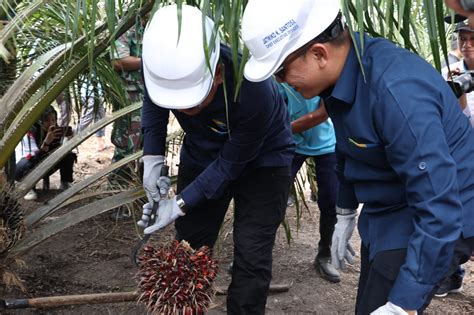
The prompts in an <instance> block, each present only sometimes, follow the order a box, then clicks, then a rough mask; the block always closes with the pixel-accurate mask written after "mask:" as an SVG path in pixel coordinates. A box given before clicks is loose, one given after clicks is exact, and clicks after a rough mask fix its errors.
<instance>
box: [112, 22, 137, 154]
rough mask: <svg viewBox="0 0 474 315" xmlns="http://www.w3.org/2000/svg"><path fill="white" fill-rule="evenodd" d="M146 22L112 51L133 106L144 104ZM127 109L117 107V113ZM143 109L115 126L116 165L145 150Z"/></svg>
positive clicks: (115, 107)
mask: <svg viewBox="0 0 474 315" xmlns="http://www.w3.org/2000/svg"><path fill="white" fill-rule="evenodd" d="M142 37H143V27H142V23H138V24H137V26H135V27H132V28H131V29H130V30H128V31H127V32H126V33H124V34H123V35H122V36H120V37H119V39H117V40H116V41H115V46H116V49H115V50H114V51H113V52H112V57H111V59H112V65H113V67H114V69H115V70H116V71H118V72H119V73H120V74H121V76H122V78H123V80H124V82H125V84H126V89H127V93H128V97H129V100H130V103H135V102H141V101H142V97H143V79H142V74H141V54H142ZM122 107H124V106H123V105H122V106H120V104H114V110H118V109H120V108H122ZM140 121H141V117H140V110H136V111H134V112H132V113H130V114H128V115H127V116H125V117H123V118H122V119H119V120H117V121H116V122H115V123H114V127H113V130H112V137H111V141H112V143H113V144H114V145H115V152H114V156H113V158H112V162H116V161H118V160H120V159H122V158H124V157H125V156H127V155H129V154H131V153H133V152H136V151H137V150H139V149H140V148H141V147H142V136H141V123H140Z"/></svg>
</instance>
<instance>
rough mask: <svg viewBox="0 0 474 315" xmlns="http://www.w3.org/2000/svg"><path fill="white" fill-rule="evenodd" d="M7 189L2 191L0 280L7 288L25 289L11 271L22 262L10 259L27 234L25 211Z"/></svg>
mask: <svg viewBox="0 0 474 315" xmlns="http://www.w3.org/2000/svg"><path fill="white" fill-rule="evenodd" d="M5 188H6V187H3V188H2V189H0V279H2V283H3V284H4V285H5V286H7V287H8V286H12V285H15V286H17V287H20V288H22V289H23V285H22V283H21V281H20V279H19V278H18V277H17V276H16V275H15V274H14V273H13V272H11V271H10V270H9V269H10V267H11V266H12V265H13V264H19V263H21V261H19V260H17V259H11V258H9V257H8V252H9V251H10V249H11V248H13V247H14V246H15V245H16V243H17V242H18V241H19V240H20V239H21V238H22V237H23V234H24V232H25V224H24V215H23V209H22V207H21V205H20V204H19V203H18V201H17V198H16V196H14V195H13V194H12V193H11V192H10V190H8V189H5Z"/></svg>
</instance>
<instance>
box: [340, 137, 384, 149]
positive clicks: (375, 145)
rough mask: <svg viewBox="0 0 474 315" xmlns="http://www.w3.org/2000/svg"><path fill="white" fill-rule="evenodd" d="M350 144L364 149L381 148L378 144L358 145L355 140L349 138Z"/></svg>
mask: <svg viewBox="0 0 474 315" xmlns="http://www.w3.org/2000/svg"><path fill="white" fill-rule="evenodd" d="M348 140H349V142H350V143H352V144H353V145H355V146H356V147H358V148H363V149H367V148H375V147H378V146H380V144H378V143H358V142H356V141H355V140H354V139H352V138H348Z"/></svg>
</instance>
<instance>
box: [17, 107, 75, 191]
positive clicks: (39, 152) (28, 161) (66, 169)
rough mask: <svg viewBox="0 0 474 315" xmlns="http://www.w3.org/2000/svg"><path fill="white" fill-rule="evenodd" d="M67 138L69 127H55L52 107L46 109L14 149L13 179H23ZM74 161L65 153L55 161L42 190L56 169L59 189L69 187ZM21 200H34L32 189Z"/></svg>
mask: <svg viewBox="0 0 474 315" xmlns="http://www.w3.org/2000/svg"><path fill="white" fill-rule="evenodd" d="M70 137H72V128H71V127H59V126H58V125H57V113H56V110H54V108H53V107H52V106H48V107H47V108H46V110H45V111H44V112H43V114H42V115H41V118H40V119H39V121H38V122H36V123H35V124H34V125H33V127H31V129H30V130H29V131H28V132H27V133H26V135H25V136H24V137H23V139H22V140H21V142H20V143H19V144H18V145H17V147H16V149H15V155H16V158H17V161H16V171H15V180H17V181H20V180H21V179H23V177H24V176H25V175H26V174H27V173H29V171H30V170H32V169H33V168H34V167H35V166H36V165H37V164H38V163H39V162H41V160H42V159H43V158H45V157H46V156H47V155H48V154H49V153H51V152H52V151H53V150H55V149H56V148H58V147H59V146H61V144H62V141H63V140H64V138H70ZM76 158H77V156H76V154H75V153H72V152H69V153H68V154H67V155H66V156H65V157H64V158H63V159H62V160H61V161H59V162H58V163H57V164H56V165H55V166H54V167H53V168H52V169H51V170H50V171H49V172H48V173H47V175H46V176H45V178H44V179H43V189H44V190H48V189H49V176H50V175H51V174H53V173H54V172H56V171H57V170H58V169H59V171H60V175H61V185H60V189H62V190H64V189H67V188H69V186H70V184H71V183H72V181H73V166H74V162H75V161H76ZM24 198H25V199H26V200H35V199H37V198H38V194H37V192H36V190H35V189H34V188H33V189H32V190H30V191H29V192H28V194H26V195H25V197H24Z"/></svg>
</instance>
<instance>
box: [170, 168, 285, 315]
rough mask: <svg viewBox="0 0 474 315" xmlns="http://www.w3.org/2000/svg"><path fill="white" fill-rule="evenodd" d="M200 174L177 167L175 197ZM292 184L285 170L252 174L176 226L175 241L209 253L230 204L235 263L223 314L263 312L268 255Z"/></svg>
mask: <svg viewBox="0 0 474 315" xmlns="http://www.w3.org/2000/svg"><path fill="white" fill-rule="evenodd" d="M199 173H200V171H197V170H193V169H192V168H189V167H186V166H184V165H180V168H179V173H178V184H177V186H178V187H177V191H178V193H179V192H180V191H181V190H182V189H184V188H185V187H186V186H187V185H189V184H190V183H191V182H192V181H193V180H194V179H195V178H196V177H197V176H198V175H199ZM291 181H292V177H291V174H290V168H289V167H265V168H259V169H256V170H254V171H253V172H251V173H250V174H247V175H245V176H242V177H240V178H238V179H237V180H235V181H234V182H232V183H231V184H230V185H229V188H228V189H227V190H226V191H225V192H224V194H223V195H222V197H221V198H219V199H216V200H206V201H204V202H202V203H201V204H199V206H198V207H195V208H192V209H188V211H187V213H186V215H185V216H183V217H180V218H178V219H177V220H176V221H175V227H176V231H177V234H176V239H178V240H186V241H188V242H189V243H190V244H191V246H192V247H193V248H199V247H200V246H203V245H207V246H209V247H211V248H212V247H213V246H214V244H215V242H216V240H217V237H218V234H219V230H220V227H221V225H222V222H223V220H224V217H225V214H226V212H227V209H228V206H229V203H230V200H231V199H232V198H233V199H234V229H233V240H234V263H233V267H232V281H231V284H230V286H229V290H228V294H227V313H228V314H264V313H265V304H266V301H267V296H268V289H269V286H270V281H271V278H272V250H273V245H274V243H275V235H276V232H277V229H278V227H279V226H280V223H281V222H282V221H283V219H284V218H285V210H286V202H287V199H288V193H289V188H290V184H291Z"/></svg>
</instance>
